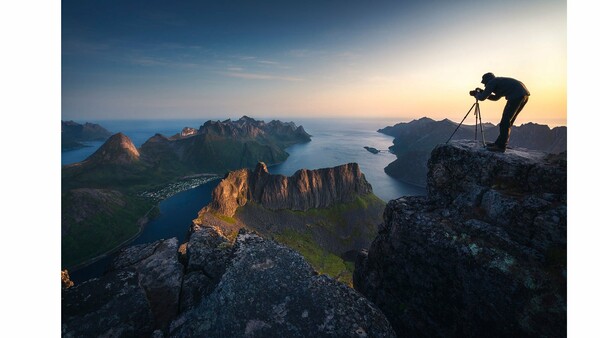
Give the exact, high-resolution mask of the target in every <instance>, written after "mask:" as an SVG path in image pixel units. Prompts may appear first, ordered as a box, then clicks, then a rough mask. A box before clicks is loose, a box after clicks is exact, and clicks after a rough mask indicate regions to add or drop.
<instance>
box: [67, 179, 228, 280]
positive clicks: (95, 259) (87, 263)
mask: <svg viewBox="0 0 600 338" xmlns="http://www.w3.org/2000/svg"><path fill="white" fill-rule="evenodd" d="M201 177H210V179H208V180H207V181H205V182H202V183H201V184H198V185H194V186H189V187H188V188H187V189H182V190H178V191H177V192H176V193H174V194H169V195H165V196H163V198H161V199H159V200H157V201H156V204H154V205H153V206H152V207H151V208H150V209H149V210H148V211H146V213H145V214H144V215H143V216H142V217H140V218H138V220H137V223H139V224H140V225H139V227H138V231H137V232H136V233H135V234H134V235H133V236H131V237H130V238H128V239H127V240H125V241H123V242H122V243H120V244H119V245H117V246H116V247H114V248H112V249H109V250H108V251H105V252H103V253H101V254H99V255H97V256H94V257H92V258H89V259H87V260H85V261H83V262H81V263H78V264H75V265H73V266H70V267H63V268H62V269H63V270H65V269H66V270H67V271H69V273H72V272H76V271H78V270H80V269H83V268H85V267H88V266H90V265H92V264H94V263H96V262H98V261H99V260H101V259H103V258H106V257H107V256H109V255H111V254H113V253H115V252H117V251H119V250H121V249H123V248H124V247H126V246H127V245H129V244H131V243H132V242H133V241H135V240H136V239H137V238H138V237H140V235H141V234H142V232H143V231H144V230H145V229H146V226H147V225H148V223H150V221H151V219H149V218H148V215H149V214H150V213H151V212H152V211H153V210H154V209H155V208H158V209H159V212H160V208H159V205H160V203H161V202H162V201H164V200H166V199H169V198H171V197H173V196H174V195H176V194H178V193H180V192H184V191H188V190H190V189H195V188H197V187H199V186H201V185H204V184H207V183H210V182H212V181H214V180H216V179H218V178H220V177H221V176H219V175H218V174H194V175H189V176H186V177H182V178H181V179H180V180H178V181H177V182H179V183H180V182H182V181H185V180H188V179H194V178H201ZM147 198H152V197H150V196H148V197H147ZM159 215H160V214H159Z"/></svg>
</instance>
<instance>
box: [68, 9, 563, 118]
mask: <svg viewBox="0 0 600 338" xmlns="http://www.w3.org/2000/svg"><path fill="white" fill-rule="evenodd" d="M61 12H62V23H61V57H62V60H61V68H62V70H61V84H62V93H61V99H62V106H61V118H62V119H64V120H75V121H80V122H83V121H87V120H102V119H170V118H186V119H189V118H228V117H231V118H239V117H241V116H242V115H249V116H253V117H263V118H268V117H275V118H290V119H291V118H294V117H303V118H306V117H361V118H362V117H373V118H387V119H389V118H392V119H394V118H397V119H398V120H399V122H400V121H404V120H411V119H414V118H420V117H422V116H428V117H431V118H434V119H443V118H450V119H451V120H455V121H460V120H461V119H462V118H463V117H464V115H465V114H466V112H467V111H468V109H469V108H470V106H471V104H472V103H473V102H474V100H473V98H472V97H470V96H469V94H468V92H469V91H470V90H472V89H474V88H475V87H483V85H482V84H481V83H480V81H481V76H482V75H483V74H484V73H486V72H493V73H495V74H496V75H497V76H507V77H513V78H516V79H518V80H520V81H522V82H523V83H525V85H526V86H527V87H528V89H529V91H530V92H531V97H530V100H529V103H528V105H527V107H526V108H525V109H524V111H523V113H522V114H521V115H522V117H520V118H519V119H517V124H518V122H519V120H520V122H522V123H523V122H527V121H532V122H538V123H545V124H549V125H552V126H554V125H566V115H567V114H566V111H567V100H566V97H567V90H566V88H567V59H566V57H567V4H566V1H555V0H552V1H547V0H544V1H537V0H534V1H532V0H528V1H522V0H521V1H516V0H515V1H513V0H509V1H501V2H500V1H493V2H492V1H481V0H477V1H471V0H460V1H431V0H428V1H398V0H395V1H387V0H382V1H357V0H344V1H342V0H333V1H312V0H305V1H177V2H174V1H170V2H169V1H143V2H140V1H123V0H119V1H107V0H102V1H80V0H77V1H72V0H64V1H62V9H61ZM504 102H505V101H504V100H502V101H498V102H492V101H487V102H483V103H482V104H481V111H482V117H483V120H484V122H492V123H498V121H499V120H500V117H501V114H502V110H503V107H504Z"/></svg>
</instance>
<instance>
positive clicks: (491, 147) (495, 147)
mask: <svg viewBox="0 0 600 338" xmlns="http://www.w3.org/2000/svg"><path fill="white" fill-rule="evenodd" d="M485 148H486V149H487V150H489V151H495V152H498V153H503V152H505V151H506V148H503V147H499V146H498V145H497V144H495V143H492V144H488V145H486V146H485Z"/></svg>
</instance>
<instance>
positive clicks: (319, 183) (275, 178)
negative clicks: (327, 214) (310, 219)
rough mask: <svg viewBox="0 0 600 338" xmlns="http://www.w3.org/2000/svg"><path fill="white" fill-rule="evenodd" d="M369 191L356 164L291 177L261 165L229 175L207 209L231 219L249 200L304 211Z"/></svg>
mask: <svg viewBox="0 0 600 338" xmlns="http://www.w3.org/2000/svg"><path fill="white" fill-rule="evenodd" d="M372 191H373V189H372V187H371V185H370V184H369V182H367V180H366V179H365V175H364V174H363V173H362V172H361V171H360V168H359V167H358V164H356V163H348V164H344V165H340V166H337V167H333V168H324V169H317V170H306V169H301V170H298V171H297V172H296V173H294V175H292V176H289V177H287V176H283V175H271V174H269V172H268V170H267V166H266V164H264V163H262V162H261V163H259V164H258V165H257V166H256V168H255V169H254V171H250V170H248V169H242V170H237V171H234V172H230V173H229V174H227V176H225V178H223V180H222V181H221V183H219V185H218V186H217V187H216V188H215V190H214V191H213V200H212V203H211V204H210V208H211V209H212V210H213V211H216V212H218V213H220V214H223V215H226V216H233V215H234V214H235V211H236V210H237V208H238V207H240V206H244V205H245V204H246V203H247V202H248V201H249V200H252V201H254V202H257V203H260V204H261V205H262V206H264V207H265V208H267V209H271V210H281V209H290V210H303V211H305V210H308V209H312V208H325V207H328V206H331V205H333V204H335V203H345V202H350V201H352V200H353V199H354V198H355V197H356V196H357V195H358V196H362V195H366V194H369V193H371V192H372Z"/></svg>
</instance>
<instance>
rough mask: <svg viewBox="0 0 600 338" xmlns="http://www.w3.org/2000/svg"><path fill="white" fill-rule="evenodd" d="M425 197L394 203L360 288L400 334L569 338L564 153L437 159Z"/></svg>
mask: <svg viewBox="0 0 600 338" xmlns="http://www.w3.org/2000/svg"><path fill="white" fill-rule="evenodd" d="M428 166H429V174H428V186H427V188H428V193H429V196H428V197H404V198H399V199H397V200H392V201H390V202H389V203H388V205H387V207H386V211H385V213H384V223H383V224H382V226H381V228H380V229H379V234H378V236H377V238H376V239H375V240H374V241H373V243H372V245H371V247H370V249H369V251H368V253H366V252H362V253H361V254H359V257H358V259H357V263H356V270H355V273H354V285H355V287H356V289H357V290H359V291H360V292H362V293H363V294H364V295H366V296H367V298H369V299H370V300H372V301H373V302H374V303H375V304H376V305H377V306H379V308H381V310H382V311H383V312H384V313H385V314H386V316H387V317H388V319H389V320H390V322H391V324H392V326H393V327H394V329H395V330H396V332H397V333H398V334H399V335H407V336H444V337H479V336H492V337H508V336H519V337H534V336H539V337H563V336H566V231H567V228H566V221H567V219H566V216H567V209H566V155H565V154H563V155H561V156H558V155H556V156H552V155H547V154H544V153H539V152H533V151H525V150H514V149H512V150H510V149H509V150H507V152H506V153H504V154H501V153H493V152H489V151H486V150H483V149H481V147H480V146H479V145H477V144H476V143H475V142H472V141H460V142H459V141H456V142H451V143H450V144H448V145H440V146H438V147H436V148H435V149H434V150H433V152H432V153H431V159H430V161H429V165H428Z"/></svg>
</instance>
